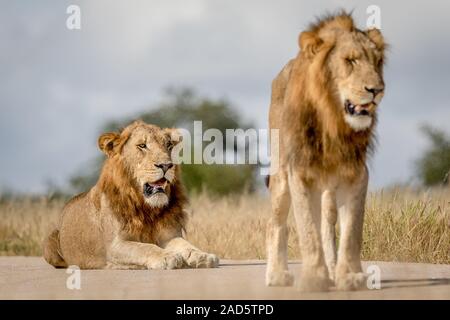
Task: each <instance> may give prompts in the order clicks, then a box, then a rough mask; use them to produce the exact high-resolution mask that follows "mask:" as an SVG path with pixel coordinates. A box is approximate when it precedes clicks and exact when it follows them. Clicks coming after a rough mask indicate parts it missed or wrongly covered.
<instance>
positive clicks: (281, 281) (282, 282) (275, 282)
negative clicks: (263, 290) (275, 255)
mask: <svg viewBox="0 0 450 320" xmlns="http://www.w3.org/2000/svg"><path fill="white" fill-rule="evenodd" d="M293 284H294V276H293V275H292V273H290V272H289V271H288V270H283V271H270V272H269V271H267V273H266V286H269V287H290V286H292V285H293Z"/></svg>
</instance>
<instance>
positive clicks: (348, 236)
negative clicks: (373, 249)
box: [266, 13, 385, 291]
mask: <svg viewBox="0 0 450 320" xmlns="http://www.w3.org/2000/svg"><path fill="white" fill-rule="evenodd" d="M299 44H300V48H301V50H300V53H299V54H298V56H297V57H296V58H295V59H292V60H291V61H289V62H288V63H287V64H286V66H285V67H284V68H283V70H282V71H281V72H280V73H279V74H278V76H277V77H276V78H275V80H274V81H273V83H272V101H271V107H270V113H269V126H270V128H271V129H279V130H280V132H279V136H280V142H279V157H280V158H279V169H278V172H277V173H276V174H274V175H272V176H271V177H270V184H269V188H270V192H271V201H272V216H271V219H270V221H269V225H268V229H267V250H268V266H267V273H266V284H267V285H291V284H292V283H293V281H294V278H293V276H292V275H291V274H290V273H289V272H288V267H287V253H286V250H287V227H286V219H287V216H288V211H289V208H290V207H291V206H292V208H293V212H294V215H295V218H296V223H297V231H298V234H299V239H300V247H301V251H302V260H303V268H302V273H301V278H300V280H299V286H300V287H301V289H303V290H306V291H324V290H328V288H329V287H330V286H332V285H333V282H332V281H333V280H334V284H335V285H336V286H337V287H338V289H342V290H347V289H356V288H357V287H360V286H361V285H362V284H363V282H364V276H363V274H362V269H361V264H360V258H359V254H360V247H361V234H362V222H363V215H364V202H365V194H366V189H367V181H368V174H367V168H366V160H367V156H368V155H369V154H370V152H371V151H372V148H373V140H374V126H375V124H376V118H377V117H376V108H377V105H378V103H379V102H380V101H381V98H382V96H383V90H384V82H383V77H382V71H383V70H382V69H383V59H384V48H385V44H384V42H383V38H382V36H381V33H380V32H379V31H378V30H368V31H361V30H358V29H357V28H356V27H355V26H354V23H353V20H352V18H351V16H350V15H348V14H346V13H340V14H337V15H332V16H327V17H326V18H323V19H321V20H319V21H318V22H317V23H316V24H314V25H312V26H311V27H310V28H309V29H308V30H306V31H305V32H302V33H301V35H300V37H299ZM373 89H375V90H376V91H373ZM370 90H372V91H370ZM374 92H375V93H374ZM347 101H350V102H352V104H355V105H357V107H358V110H361V109H362V108H365V110H367V114H368V115H367V116H359V115H358V116H353V115H350V114H348V113H346V112H347V111H346V108H345V103H346V102H347ZM346 117H347V118H349V119H350V120H352V121H349V119H346ZM362 120H364V121H362ZM359 124H360V127H358V126H357V125H359ZM338 212H339V221H340V224H341V241H340V248H339V253H338V255H336V248H335V246H336V243H335V224H336V222H337V218H338Z"/></svg>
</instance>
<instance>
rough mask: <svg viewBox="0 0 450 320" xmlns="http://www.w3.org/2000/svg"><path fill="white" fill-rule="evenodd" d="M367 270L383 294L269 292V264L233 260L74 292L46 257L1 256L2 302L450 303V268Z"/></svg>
mask: <svg viewBox="0 0 450 320" xmlns="http://www.w3.org/2000/svg"><path fill="white" fill-rule="evenodd" d="M300 266H301V264H300V263H296V262H293V263H291V264H290V269H291V270H294V271H295V272H297V273H299V272H300ZM369 266H375V267H371V268H369V269H367V268H368V267H369ZM364 268H365V269H366V270H368V271H370V273H372V272H375V273H373V274H374V275H375V274H376V272H377V271H380V277H381V289H380V290H377V289H372V290H369V289H367V290H363V291H358V292H336V291H330V292H326V293H300V292H298V290H296V289H295V287H291V288H268V287H266V286H265V285H264V271H265V264H264V262H263V261H231V260H224V261H222V262H221V265H220V268H218V269H202V270H192V269H184V270H169V271H164V270H151V271H149V270H136V271H131V270H126V271H125V270H108V271H106V270H81V271H80V280H81V281H80V289H79V290H77V289H72V290H70V289H68V288H67V280H68V278H69V277H71V276H74V275H75V273H74V274H68V273H66V270H65V269H58V270H56V269H53V268H52V267H50V266H49V265H47V264H46V263H45V261H44V260H43V259H42V258H40V257H0V299H450V265H432V264H417V263H393V262H365V263H364ZM374 270H375V271H374ZM73 279H74V278H71V280H73ZM373 279H374V280H376V278H373ZM69 282H70V281H69ZM70 283H71V284H72V285H69V286H74V284H76V283H77V282H70ZM75 287H76V285H75Z"/></svg>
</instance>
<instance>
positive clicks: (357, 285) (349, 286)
mask: <svg viewBox="0 0 450 320" xmlns="http://www.w3.org/2000/svg"><path fill="white" fill-rule="evenodd" d="M366 280H367V276H366V275H365V274H364V273H362V272H350V273H345V274H342V275H337V274H336V280H335V283H336V288H337V289H338V290H341V291H350V290H358V289H363V288H364V287H365V286H366Z"/></svg>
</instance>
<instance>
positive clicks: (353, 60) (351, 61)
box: [345, 58, 357, 66]
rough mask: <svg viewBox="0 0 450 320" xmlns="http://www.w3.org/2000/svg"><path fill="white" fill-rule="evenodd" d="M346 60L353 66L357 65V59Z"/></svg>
mask: <svg viewBox="0 0 450 320" xmlns="http://www.w3.org/2000/svg"><path fill="white" fill-rule="evenodd" d="M345 60H346V61H347V63H349V64H351V65H353V66H354V65H355V64H356V63H357V59H355V58H347V59H345Z"/></svg>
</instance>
